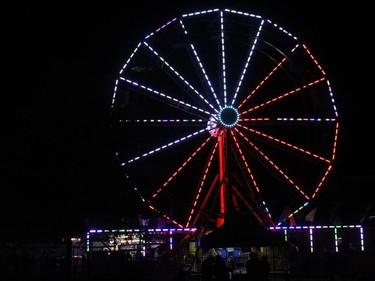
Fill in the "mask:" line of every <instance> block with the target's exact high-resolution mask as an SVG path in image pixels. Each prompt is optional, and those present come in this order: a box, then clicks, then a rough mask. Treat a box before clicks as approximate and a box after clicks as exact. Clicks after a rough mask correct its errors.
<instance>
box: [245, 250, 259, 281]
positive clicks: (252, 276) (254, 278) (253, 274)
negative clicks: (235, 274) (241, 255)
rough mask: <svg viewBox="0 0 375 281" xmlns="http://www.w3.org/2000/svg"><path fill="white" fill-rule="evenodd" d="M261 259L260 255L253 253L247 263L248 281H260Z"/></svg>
mask: <svg viewBox="0 0 375 281" xmlns="http://www.w3.org/2000/svg"><path fill="white" fill-rule="evenodd" d="M260 271H261V270H260V259H259V258H258V254H257V253H255V252H251V253H250V256H249V259H248V260H247V262H246V280H251V281H260V280H261V279H260V276H261V274H260Z"/></svg>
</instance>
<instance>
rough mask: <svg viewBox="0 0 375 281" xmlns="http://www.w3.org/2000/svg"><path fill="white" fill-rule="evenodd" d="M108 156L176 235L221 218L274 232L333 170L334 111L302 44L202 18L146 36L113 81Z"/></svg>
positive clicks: (212, 14)
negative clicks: (235, 214)
mask: <svg viewBox="0 0 375 281" xmlns="http://www.w3.org/2000/svg"><path fill="white" fill-rule="evenodd" d="M111 125H112V130H113V136H114V141H115V144H116V148H117V151H116V153H117V157H118V159H119V161H120V163H121V166H122V167H123V169H124V172H125V173H126V176H127V177H128V178H129V179H130V181H131V183H132V186H133V188H134V189H136V190H137V192H139V195H140V196H141V198H142V200H143V201H144V202H145V204H146V205H147V206H148V208H150V209H151V210H153V211H155V213H156V214H158V215H159V216H161V217H163V218H164V219H166V220H169V221H171V222H172V223H173V224H175V225H176V226H180V227H192V226H196V227H200V226H205V227H207V226H213V227H215V226H216V227H217V226H220V225H222V224H223V223H224V221H225V217H226V214H227V212H228V211H232V210H234V211H239V212H243V213H250V214H252V215H254V216H255V217H256V218H257V219H258V220H259V221H260V222H261V223H262V224H264V225H266V226H275V225H278V224H280V223H282V221H280V217H281V214H282V213H283V212H284V210H285V208H288V209H289V210H290V214H289V216H293V215H295V214H296V213H297V212H299V211H300V210H302V209H303V208H305V207H306V206H307V205H308V204H309V203H310V202H311V200H313V199H314V198H315V197H316V195H317V194H318V193H319V191H320V190H321V189H322V188H323V186H324V184H325V181H326V179H327V176H328V174H329V173H330V171H331V170H332V166H333V161H334V158H335V153H336V143H337V137H338V129H339V122H338V113H337V110H336V106H335V104H334V97H333V93H332V89H331V85H330V82H329V80H328V79H327V77H326V73H325V71H324V70H323V68H322V67H321V66H320V64H319V63H318V61H317V60H316V59H315V57H314V56H313V54H312V53H311V52H310V50H309V49H308V48H307V46H306V45H305V44H304V43H303V42H301V41H300V40H299V39H297V37H295V36H293V35H292V34H291V33H289V32H288V31H286V30H285V29H284V28H282V27H280V26H279V25H277V24H276V23H274V22H272V21H271V20H269V19H265V18H263V17H262V16H259V15H254V14H251V13H246V12H241V11H236V10H230V9H211V10H205V11H199V12H194V13H188V14H183V15H181V16H180V17H176V18H173V19H172V20H170V21H168V22H166V23H165V24H164V25H163V26H161V27H159V28H157V29H155V31H154V32H152V33H150V34H148V35H147V36H145V37H144V38H143V40H142V41H141V42H139V44H138V45H137V46H136V47H135V49H134V51H133V52H132V53H131V54H130V56H129V58H128V59H127V60H126V62H125V64H124V66H123V67H122V69H121V71H120V72H119V76H118V79H117V80H116V83H115V87H114V93H113V98H112V104H111Z"/></svg>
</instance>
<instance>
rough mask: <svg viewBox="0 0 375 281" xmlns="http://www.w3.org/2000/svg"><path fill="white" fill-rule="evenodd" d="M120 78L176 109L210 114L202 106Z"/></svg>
mask: <svg viewBox="0 0 375 281" xmlns="http://www.w3.org/2000/svg"><path fill="white" fill-rule="evenodd" d="M120 79H121V80H123V81H124V82H126V83H128V84H129V85H131V86H132V87H133V88H136V89H139V90H140V91H141V90H142V91H144V92H146V93H147V94H148V95H149V96H150V98H157V99H159V100H160V101H162V102H163V103H165V104H168V105H171V106H173V107H174V108H176V109H179V110H182V111H185V112H188V113H192V112H200V113H204V114H206V115H208V116H210V115H211V113H210V112H209V111H206V110H204V109H202V108H198V107H197V106H194V105H191V104H189V103H187V102H185V101H182V100H179V99H177V98H175V97H172V96H170V95H167V94H165V93H162V92H159V91H157V90H155V89H153V88H150V87H147V86H145V85H142V84H139V83H137V82H135V81H132V80H129V79H125V78H123V77H121V78H120Z"/></svg>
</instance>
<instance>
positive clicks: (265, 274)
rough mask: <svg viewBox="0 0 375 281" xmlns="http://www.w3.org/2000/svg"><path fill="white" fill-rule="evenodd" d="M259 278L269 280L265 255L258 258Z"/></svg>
mask: <svg viewBox="0 0 375 281" xmlns="http://www.w3.org/2000/svg"><path fill="white" fill-rule="evenodd" d="M260 280H261V281H269V280H270V264H269V263H268V259H267V257H266V256H265V255H263V256H262V257H261V259H260Z"/></svg>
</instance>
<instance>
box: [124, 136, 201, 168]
mask: <svg viewBox="0 0 375 281" xmlns="http://www.w3.org/2000/svg"><path fill="white" fill-rule="evenodd" d="M204 132H206V129H201V130H199V131H195V132H193V133H190V134H187V135H185V136H184V137H181V138H179V139H175V140H173V141H171V142H169V143H167V144H165V145H162V146H159V147H156V148H154V149H152V150H149V151H147V152H145V153H143V154H141V155H138V156H135V157H133V158H131V159H128V160H127V161H126V162H123V163H121V166H125V165H127V164H130V163H133V162H136V161H138V160H139V159H141V158H145V157H148V156H151V155H153V154H155V153H159V152H161V151H163V150H165V149H167V148H170V147H172V146H175V145H177V144H179V143H182V142H184V141H187V140H189V139H191V138H193V137H196V136H198V135H201V134H203V133H204Z"/></svg>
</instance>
